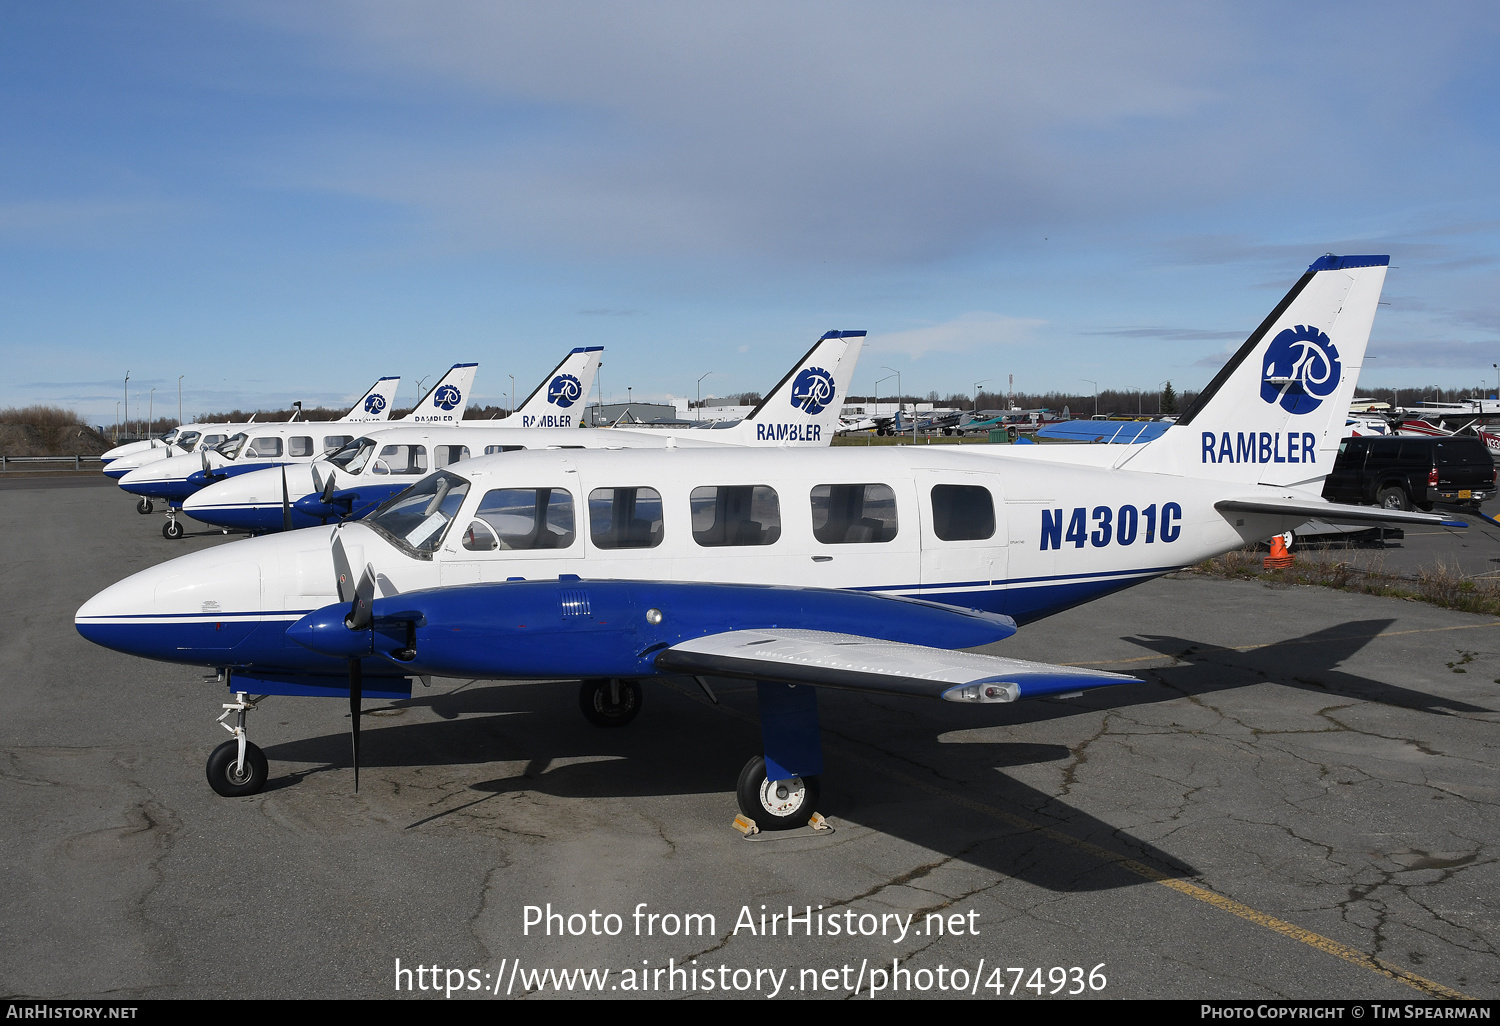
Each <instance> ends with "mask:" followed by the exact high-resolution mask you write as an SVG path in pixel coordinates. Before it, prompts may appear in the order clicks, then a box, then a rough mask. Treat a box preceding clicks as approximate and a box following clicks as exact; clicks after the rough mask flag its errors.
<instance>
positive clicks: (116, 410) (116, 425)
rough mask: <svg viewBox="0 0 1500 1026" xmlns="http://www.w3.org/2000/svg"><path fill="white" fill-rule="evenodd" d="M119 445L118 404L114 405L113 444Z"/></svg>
mask: <svg viewBox="0 0 1500 1026" xmlns="http://www.w3.org/2000/svg"><path fill="white" fill-rule="evenodd" d="M119 443H120V404H119V403H118V402H116V403H115V444H116V445H118V444H119Z"/></svg>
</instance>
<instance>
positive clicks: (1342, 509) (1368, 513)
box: [1214, 496, 1468, 527]
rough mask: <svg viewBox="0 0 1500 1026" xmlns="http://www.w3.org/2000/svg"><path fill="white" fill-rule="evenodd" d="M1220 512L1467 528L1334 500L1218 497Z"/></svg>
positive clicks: (1431, 517)
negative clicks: (1219, 498)
mask: <svg viewBox="0 0 1500 1026" xmlns="http://www.w3.org/2000/svg"><path fill="white" fill-rule="evenodd" d="M1214 509H1216V510H1218V511H1219V512H1220V513H1261V514H1269V515H1271V516H1285V517H1305V518H1306V519H1308V520H1326V521H1327V522H1328V523H1330V524H1427V525H1429V526H1433V527H1437V526H1448V527H1467V526H1468V525H1467V524H1465V523H1464V522H1463V521H1462V520H1453V519H1451V518H1447V517H1443V516H1440V515H1438V514H1436V513H1408V512H1406V511H1405V510H1396V509H1382V508H1381V507H1379V506H1350V505H1345V504H1343V503H1338V502H1320V501H1316V500H1312V499H1289V498H1282V497H1270V496H1268V497H1265V498H1261V497H1256V498H1253V499H1221V500H1219V501H1218V502H1216V503H1214Z"/></svg>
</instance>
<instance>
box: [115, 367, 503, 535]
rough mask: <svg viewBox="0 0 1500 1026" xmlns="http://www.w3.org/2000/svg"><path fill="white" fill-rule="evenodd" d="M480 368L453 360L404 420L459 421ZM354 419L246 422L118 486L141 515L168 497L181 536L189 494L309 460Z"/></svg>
mask: <svg viewBox="0 0 1500 1026" xmlns="http://www.w3.org/2000/svg"><path fill="white" fill-rule="evenodd" d="M478 366H479V365H478V364H474V363H459V364H454V365H453V367H452V368H451V369H450V370H449V371H448V373H446V374H444V375H443V377H442V379H441V380H439V381H438V383H437V384H436V385H434V386H433V387H432V390H431V391H429V392H428V393H427V395H426V396H424V397H423V399H422V401H421V402H419V403H417V405H416V408H415V409H413V410H412V412H411V413H409V414H407V415H406V416H405V417H403V418H402V421H401V422H403V423H406V422H410V423H418V424H449V425H451V424H456V423H458V421H459V420H461V419H462V417H463V411H464V407H465V406H467V405H468V401H469V400H468V395H469V387H470V385H471V384H472V383H473V380H474V372H475V368H477V367H478ZM382 380H395V379H382ZM390 394H391V395H394V394H395V386H394V385H392V386H390ZM381 399H382V402H381V403H380V404H379V412H381V413H388V411H389V401H388V400H385V395H384V394H381ZM367 402H370V398H369V397H368V396H367V397H366V399H365V400H363V401H362V403H361V405H360V406H357V407H355V408H356V409H359V410H361V411H362V412H364V411H363V404H364V403H367ZM350 423H354V422H352V421H346V420H329V421H301V422H288V423H284V424H260V425H254V426H251V425H247V426H246V427H245V428H244V429H242V430H240V431H237V432H235V433H234V434H232V435H230V436H229V437H228V438H225V439H223V440H222V441H220V442H219V443H218V444H217V445H215V446H213V447H211V448H210V447H208V446H207V445H204V444H201V443H200V444H199V446H198V447H197V449H196V450H195V451H194V452H192V453H184V454H182V455H179V456H170V457H167V458H165V459H159V460H156V461H155V462H151V463H147V464H145V465H144V466H140V467H136V468H135V469H134V470H131V471H129V472H127V473H126V474H124V475H123V476H122V477H121V478H120V479H119V480H120V487H121V488H123V489H125V491H127V492H130V493H132V494H134V495H139V496H141V500H140V502H139V503H138V504H137V505H136V509H137V510H138V511H139V512H141V513H150V512H151V510H152V508H153V502H154V500H157V499H160V500H162V501H164V502H165V503H166V506H167V510H166V514H167V522H166V524H164V525H163V526H162V536H163V537H165V538H181V537H182V525H181V524H180V523H178V522H177V512H178V510H180V509H181V508H182V503H183V500H184V499H186V498H187V497H188V496H189V495H192V494H193V493H194V492H196V491H197V490H198V489H200V488H203V487H204V486H206V485H208V484H210V483H212V481H214V480H218V479H220V478H223V477H232V476H234V475H235V474H243V473H248V472H249V471H253V470H259V469H261V468H263V467H268V466H269V467H275V466H279V465H281V464H283V463H310V462H312V461H313V460H314V459H316V458H317V457H319V456H321V455H323V454H324V453H326V452H328V451H330V450H337V449H339V448H341V447H343V446H345V445H347V444H349V442H351V441H353V439H354V435H353V434H351V433H350V432H349V430H348V429H347V425H348V424H350Z"/></svg>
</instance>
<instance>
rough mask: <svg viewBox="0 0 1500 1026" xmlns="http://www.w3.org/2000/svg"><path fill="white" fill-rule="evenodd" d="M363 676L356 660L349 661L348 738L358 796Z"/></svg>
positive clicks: (355, 791) (355, 788) (355, 790)
mask: <svg viewBox="0 0 1500 1026" xmlns="http://www.w3.org/2000/svg"><path fill="white" fill-rule="evenodd" d="M363 697H364V675H363V672H362V668H361V667H360V664H359V660H358V659H351V660H349V731H350V734H349V738H350V740H351V741H352V742H353V744H354V793H355V794H359V710H360V699H361V698H363Z"/></svg>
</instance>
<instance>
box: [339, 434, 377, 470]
mask: <svg viewBox="0 0 1500 1026" xmlns="http://www.w3.org/2000/svg"><path fill="white" fill-rule="evenodd" d="M375 447H376V442H375V439H373V438H356V439H355V440H354V441H352V442H350V443H349V444H348V445H346V446H344V447H343V448H342V449H340V450H339V451H338V452H335V453H333V454H332V455H330V456H329V457H328V462H329V463H332V464H333V465H334V466H335V467H338V468H339V469H340V470H343V471H347V472H348V473H350V474H358V473H359V472H360V471H361V470H363V469H365V464H366V463H369V462H370V455H371V454H372V453H374V452H375Z"/></svg>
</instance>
